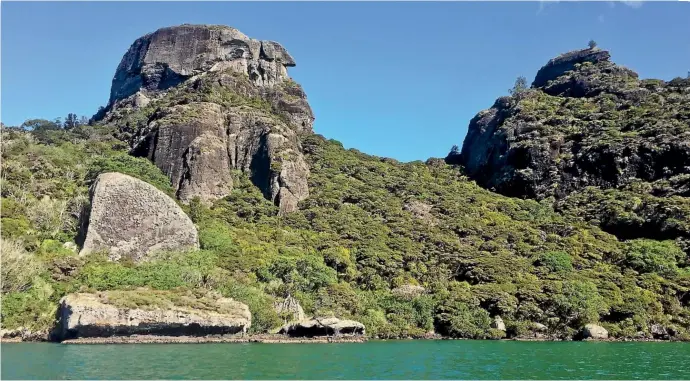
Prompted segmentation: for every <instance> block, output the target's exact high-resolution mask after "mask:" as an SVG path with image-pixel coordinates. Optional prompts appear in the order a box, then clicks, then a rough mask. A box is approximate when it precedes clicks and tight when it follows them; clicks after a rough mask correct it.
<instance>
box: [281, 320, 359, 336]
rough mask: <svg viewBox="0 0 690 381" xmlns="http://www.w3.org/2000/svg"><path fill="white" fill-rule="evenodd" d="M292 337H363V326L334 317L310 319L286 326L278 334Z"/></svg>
mask: <svg viewBox="0 0 690 381" xmlns="http://www.w3.org/2000/svg"><path fill="white" fill-rule="evenodd" d="M279 333H282V334H286V335H288V336H293V337H314V336H333V335H364V334H365V330H364V324H362V323H360V322H357V321H354V320H341V319H338V318H335V317H330V318H312V319H307V320H302V321H298V322H295V323H292V324H287V325H285V326H284V327H283V328H281V330H280V332H279Z"/></svg>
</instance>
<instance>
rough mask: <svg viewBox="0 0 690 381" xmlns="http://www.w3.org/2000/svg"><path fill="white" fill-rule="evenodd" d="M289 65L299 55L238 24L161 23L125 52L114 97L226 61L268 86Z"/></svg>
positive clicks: (177, 80)
mask: <svg viewBox="0 0 690 381" xmlns="http://www.w3.org/2000/svg"><path fill="white" fill-rule="evenodd" d="M288 66H295V61H294V60H293V58H292V57H291V56H290V54H288V52H287V51H286V50H285V48H283V47H282V46H281V45H280V44H278V43H276V42H272V41H259V40H254V39H251V38H249V37H247V36H245V35H244V34H243V33H242V32H240V31H238V30H237V29H234V28H230V27H227V26H215V25H181V26H176V27H169V28H162V29H159V30H157V31H155V32H153V33H150V34H147V35H146V36H143V37H141V38H138V39H137V40H136V41H134V43H133V44H132V46H131V47H130V48H129V50H128V51H127V53H125V55H124V57H122V61H121V62H120V65H119V66H118V67H117V71H116V72H115V77H114V78H113V84H112V88H111V90H110V101H111V102H114V101H117V100H119V99H123V98H127V97H129V96H130V95H133V94H135V93H136V92H138V91H139V90H145V91H156V90H165V89H168V88H170V87H174V86H177V85H178V84H180V83H182V82H184V81H185V80H187V79H189V78H190V77H192V76H194V75H197V74H201V73H204V72H207V71H209V70H219V69H222V68H226V67H231V68H233V69H234V70H236V71H239V72H246V73H247V74H248V75H249V78H250V79H251V80H252V82H254V83H255V84H257V85H259V86H263V85H267V86H270V85H274V84H276V83H279V82H281V81H283V80H284V79H285V78H287V69H286V67H288Z"/></svg>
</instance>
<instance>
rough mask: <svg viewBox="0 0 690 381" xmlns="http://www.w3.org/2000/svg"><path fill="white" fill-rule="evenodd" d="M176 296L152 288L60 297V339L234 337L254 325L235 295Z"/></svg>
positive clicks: (248, 313) (58, 328) (58, 330)
mask: <svg viewBox="0 0 690 381" xmlns="http://www.w3.org/2000/svg"><path fill="white" fill-rule="evenodd" d="M172 295H173V294H171V293H170V292H167V291H153V290H144V291H141V290H132V291H107V292H103V293H98V294H89V293H76V294H70V295H67V296H65V297H64V298H62V300H61V301H60V306H59V319H60V321H59V323H58V326H57V329H56V332H55V334H56V336H57V337H56V338H57V339H58V340H59V341H63V340H68V339H77V338H94V337H120V336H135V335H147V336H175V337H179V336H186V337H200V336H209V335H233V334H238V333H246V332H247V330H248V329H249V327H250V326H251V319H252V317H251V313H250V312H249V307H247V305H245V304H243V303H240V302H237V301H235V300H233V299H229V298H222V297H213V296H210V297H209V296H203V297H198V296H194V295H177V296H175V297H173V296H172ZM146 303H148V304H146ZM139 304H141V305H139Z"/></svg>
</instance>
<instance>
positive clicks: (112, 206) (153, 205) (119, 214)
mask: <svg viewBox="0 0 690 381" xmlns="http://www.w3.org/2000/svg"><path fill="white" fill-rule="evenodd" d="M90 199H91V202H90V204H89V205H88V206H87V209H86V210H85V212H84V214H83V216H82V231H81V232H80V238H81V239H82V240H83V241H82V249H81V252H80V253H79V254H80V255H87V254H89V253H92V252H95V251H100V250H104V251H107V252H108V255H109V258H110V259H111V260H118V259H120V258H123V257H127V258H131V259H133V260H135V261H138V260H142V259H144V258H145V257H146V255H147V254H149V253H152V252H155V251H158V250H188V249H197V248H198V247H199V241H198V237H197V231H196V227H195V226H194V224H193V223H192V221H191V220H190V219H189V217H187V215H186V214H185V213H184V212H183V211H182V209H180V207H179V206H178V205H177V204H176V203H175V201H174V200H172V199H171V198H170V197H168V196H167V195H166V194H165V193H163V192H161V191H160V190H158V189H156V188H155V187H154V186H153V185H151V184H148V183H145V182H143V181H141V180H139V179H135V178H134V177H131V176H127V175H124V174H121V173H114V172H109V173H103V174H101V175H99V176H98V178H97V179H96V181H95V182H94V184H93V185H92V186H91V190H90Z"/></svg>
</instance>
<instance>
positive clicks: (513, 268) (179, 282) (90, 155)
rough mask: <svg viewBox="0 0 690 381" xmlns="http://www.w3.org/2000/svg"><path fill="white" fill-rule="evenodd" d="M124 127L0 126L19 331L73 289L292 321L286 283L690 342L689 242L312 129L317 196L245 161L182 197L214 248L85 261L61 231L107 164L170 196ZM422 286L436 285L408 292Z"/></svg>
mask: <svg viewBox="0 0 690 381" xmlns="http://www.w3.org/2000/svg"><path fill="white" fill-rule="evenodd" d="M112 136H113V131H111V130H109V129H108V128H107V127H97V126H94V127H79V128H76V129H72V130H69V131H62V130H61V131H49V132H47V133H40V132H33V133H32V132H25V131H10V130H8V129H3V152H2V155H3V156H2V158H3V162H2V166H3V178H2V181H3V182H2V237H3V245H2V257H3V266H2V281H3V282H2V283H3V289H2V293H3V298H2V299H3V300H2V320H3V325H4V326H5V327H7V328H14V327H18V326H26V327H30V328H32V329H41V328H43V329H45V328H48V327H49V326H50V324H51V323H52V321H53V319H54V316H53V315H52V314H53V313H54V309H55V306H56V302H57V300H58V299H59V298H60V297H61V296H62V295H65V294H66V293H69V292H73V291H76V290H80V289H81V290H120V289H130V288H137V287H149V288H152V289H159V290H170V291H171V292H179V293H183V292H186V291H185V290H194V289H199V288H206V289H213V290H217V291H219V292H221V293H222V294H223V295H225V296H230V297H233V298H236V299H237V300H240V301H242V302H245V303H246V304H248V305H249V307H250V309H251V311H252V314H253V322H252V330H253V331H254V332H265V331H272V330H274V329H275V328H277V327H279V326H280V325H281V324H282V323H283V322H284V319H285V317H284V316H279V315H278V314H277V313H276V312H275V310H274V309H273V302H274V301H275V300H281V299H282V298H284V297H285V296H286V295H288V294H290V295H293V296H294V297H296V298H297V299H298V300H299V301H300V303H301V304H302V306H303V307H304V309H305V311H306V312H307V314H335V315H338V316H340V317H346V318H353V319H355V320H359V321H361V322H363V323H364V324H366V326H367V332H368V333H369V334H370V335H372V336H379V337H402V336H419V335H423V334H424V333H426V332H429V331H431V330H435V331H436V332H438V333H441V334H444V335H449V336H455V337H473V338H497V337H502V336H503V335H504V333H503V332H502V331H499V330H495V329H492V328H491V326H490V324H491V322H492V318H493V317H494V316H497V315H498V316H501V317H502V318H503V320H504V321H505V322H506V325H507V327H508V335H509V336H515V335H524V334H526V333H527V332H528V331H529V329H530V327H531V326H532V323H542V324H545V325H546V326H547V327H548V330H549V332H550V334H551V335H553V337H562V338H570V337H573V336H574V335H575V333H576V331H577V330H578V329H580V327H581V326H582V325H583V324H585V323H589V322H597V321H601V322H602V323H601V324H602V325H604V326H605V327H606V328H607V329H609V331H610V333H611V334H612V335H613V336H614V337H638V338H639V337H651V330H652V327H653V326H655V325H658V326H660V327H662V328H663V329H666V330H668V331H669V332H670V333H672V334H673V335H674V336H675V337H676V338H686V339H687V338H688V329H689V328H690V307H689V303H690V292H689V290H690V272H688V269H687V266H688V263H687V257H686V256H685V255H684V253H683V252H682V250H681V249H680V248H679V247H678V246H677V244H676V243H675V242H673V241H652V240H646V239H636V240H631V241H628V242H619V241H618V240H617V239H616V237H614V236H612V235H609V234H607V233H605V232H603V231H601V230H599V229H598V228H597V227H594V226H593V225H590V224H589V223H587V222H586V221H578V220H577V219H576V218H572V217H564V216H562V215H561V214H559V213H557V212H555V211H554V210H553V209H552V207H551V206H550V205H549V204H547V203H540V202H537V201H533V200H520V199H515V198H508V197H505V196H501V195H497V194H495V193H492V192H489V191H487V190H484V189H482V188H480V187H478V186H477V185H475V184H474V182H472V181H469V180H468V179H467V178H465V177H463V176H462V175H461V174H459V172H458V171H457V169H456V168H454V167H452V166H448V165H446V164H445V163H443V161H442V160H433V159H432V160H429V161H428V162H426V163H423V162H412V163H399V162H396V161H395V160H391V159H383V158H378V157H373V156H369V155H365V154H362V153H360V152H358V151H356V150H345V149H343V147H342V145H340V144H339V143H338V142H335V141H329V140H326V139H324V138H322V137H320V136H318V135H311V134H306V135H304V136H302V142H301V144H302V147H303V150H304V155H305V160H306V161H307V162H308V164H309V168H310V173H311V174H310V177H309V189H310V196H309V197H308V198H307V199H306V200H304V201H302V202H301V203H300V205H299V209H298V210H297V211H295V212H293V213H289V214H287V215H284V216H279V213H278V207H277V206H275V205H274V204H273V203H272V202H271V201H269V200H267V199H266V198H265V197H264V195H263V194H262V192H261V191H260V190H259V189H258V188H257V187H256V186H255V185H253V183H252V182H251V181H250V179H248V177H247V175H245V174H243V173H241V172H239V171H236V172H233V173H232V175H233V177H234V179H233V184H234V189H233V191H232V193H231V194H230V195H229V196H228V197H225V198H223V199H220V200H217V201H215V202H214V203H213V205H212V206H210V207H209V206H207V205H204V204H202V203H201V202H199V201H197V200H193V201H192V202H191V203H190V204H189V205H187V206H185V209H186V211H187V212H188V214H189V215H190V217H191V218H192V219H193V220H194V222H195V223H196V224H197V225H198V227H199V234H200V240H201V246H202V250H201V251H198V252H195V253H161V254H160V257H159V258H157V259H154V260H152V261H150V262H145V263H141V264H133V263H127V262H120V263H114V262H107V261H105V260H104V259H103V258H102V257H100V256H98V255H94V256H89V257H86V258H78V257H77V256H76V254H75V253H74V252H73V251H72V250H70V249H69V248H65V247H64V245H63V244H64V243H65V242H71V241H72V240H73V239H74V237H75V235H76V233H77V232H76V228H77V226H76V225H77V224H76V218H77V216H78V210H79V206H80V205H81V204H83V203H84V202H86V200H87V199H86V193H87V187H88V185H89V182H90V181H92V180H93V179H94V178H95V176H96V175H97V174H98V173H99V172H101V171H104V170H108V171H111V170H117V171H120V172H124V173H128V174H131V175H134V176H137V177H139V178H141V179H143V180H145V181H148V182H150V183H152V184H154V185H156V186H157V187H159V188H161V189H163V190H164V191H167V192H171V189H170V184H169V183H168V179H167V177H165V176H164V175H163V174H162V173H161V172H160V171H159V170H158V169H157V168H156V167H155V166H154V165H153V164H151V163H150V162H148V161H147V160H146V159H142V158H133V157H130V156H127V155H126V152H127V151H126V147H125V146H124V145H123V144H122V143H121V142H120V141H118V140H116V139H114V138H113V137H112ZM8 264H9V265H8ZM408 285H421V286H423V287H424V288H425V290H426V292H425V293H422V294H409V293H405V292H401V290H404V289H405V287H404V286H408ZM655 330H656V331H658V327H655Z"/></svg>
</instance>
